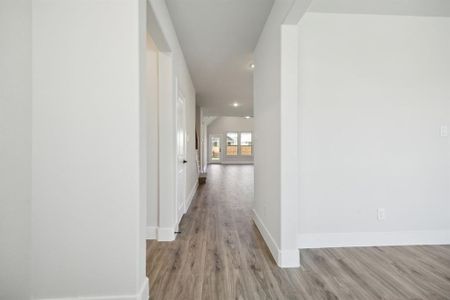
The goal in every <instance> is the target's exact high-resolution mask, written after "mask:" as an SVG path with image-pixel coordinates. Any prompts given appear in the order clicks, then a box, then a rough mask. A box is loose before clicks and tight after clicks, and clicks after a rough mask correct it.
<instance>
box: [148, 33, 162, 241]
mask: <svg viewBox="0 0 450 300" xmlns="http://www.w3.org/2000/svg"><path fill="white" fill-rule="evenodd" d="M146 43H147V47H146V84H145V86H146V88H147V91H146V93H147V94H146V96H147V101H146V103H147V106H146V113H147V130H146V131H147V137H146V138H147V142H148V148H147V155H148V156H147V172H148V173H147V176H148V178H147V180H148V194H147V197H148V199H147V200H148V202H147V226H148V227H151V228H156V227H157V226H158V198H159V176H158V174H159V155H158V139H159V134H158V132H159V127H158V85H159V81H158V49H157V47H156V45H155V42H154V41H153V39H152V37H151V36H150V35H147V41H146ZM151 232H152V234H153V235H154V234H155V233H154V230H151Z"/></svg>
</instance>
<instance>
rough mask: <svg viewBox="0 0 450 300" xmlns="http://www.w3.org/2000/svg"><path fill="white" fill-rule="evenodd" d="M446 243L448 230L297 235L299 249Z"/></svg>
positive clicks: (449, 239) (448, 237) (449, 235)
mask: <svg viewBox="0 0 450 300" xmlns="http://www.w3.org/2000/svg"><path fill="white" fill-rule="evenodd" d="M448 244H450V230H442V231H440V230H436V231H396V232H352V233H347V232H344V233H302V234H299V235H297V245H298V248H299V249H308V248H338V247H375V246H410V245H448Z"/></svg>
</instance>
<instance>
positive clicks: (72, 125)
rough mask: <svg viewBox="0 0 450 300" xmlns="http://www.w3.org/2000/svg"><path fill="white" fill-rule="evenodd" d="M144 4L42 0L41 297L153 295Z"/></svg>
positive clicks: (38, 45) (38, 73)
mask: <svg viewBox="0 0 450 300" xmlns="http://www.w3.org/2000/svg"><path fill="white" fill-rule="evenodd" d="M143 3H144V4H145V1H138V0H135V1H122V0H118V1H101V0H94V1H77V0H67V1H59V0H36V1H33V13H32V17H33V24H32V26H33V27H32V28H33V55H32V61H33V71H32V74H33V107H32V109H33V110H32V119H33V120H32V128H33V138H32V178H33V179H32V222H31V223H32V224H31V228H32V288H33V291H32V292H33V297H34V298H36V299H40V298H63V297H65V298H75V297H87V296H89V297H96V296H98V297H105V298H108V297H117V298H118V299H119V298H120V299H136V298H137V297H138V294H139V293H140V291H139V290H141V288H142V289H143V290H145V286H146V281H147V280H146V278H145V240H144V236H143V233H144V229H145V227H144V222H142V221H143V220H145V219H143V218H142V215H143V214H145V201H144V202H142V201H143V200H145V197H144V196H145V190H143V189H142V182H141V178H142V174H141V172H142V167H144V166H145V163H144V162H142V161H141V158H142V149H141V144H142V143H143V142H144V141H142V140H141V126H142V123H141V115H140V113H141V104H142V103H141V93H142V90H141V86H142V84H141V82H140V80H141V77H140V75H141V74H140V72H141V70H140V63H141V59H142V55H143V53H142V52H143V49H142V48H144V49H145V45H142V36H141V35H142V34H143V31H144V30H145V25H143V24H142V15H141V13H142V6H143V5H142V4H143ZM144 12H145V10H144ZM80 20H83V21H82V22H81V21H80ZM142 26H144V30H143V28H142Z"/></svg>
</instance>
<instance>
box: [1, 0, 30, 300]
mask: <svg viewBox="0 0 450 300" xmlns="http://www.w3.org/2000/svg"><path fill="white" fill-rule="evenodd" d="M30 199H31V1H29V0H5V1H3V0H2V1H0V237H1V239H0V270H1V271H0V299H11V300H22V299H28V298H29V282H30V280H29V268H30V265H29V264H30V255H29V252H30Z"/></svg>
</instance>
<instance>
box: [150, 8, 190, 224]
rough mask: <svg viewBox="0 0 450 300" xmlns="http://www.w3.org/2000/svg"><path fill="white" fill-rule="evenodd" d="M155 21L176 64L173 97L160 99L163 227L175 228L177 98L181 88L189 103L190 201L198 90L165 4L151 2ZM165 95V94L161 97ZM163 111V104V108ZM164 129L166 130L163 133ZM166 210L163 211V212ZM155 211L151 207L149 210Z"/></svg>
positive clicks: (172, 83) (188, 168)
mask: <svg viewBox="0 0 450 300" xmlns="http://www.w3.org/2000/svg"><path fill="white" fill-rule="evenodd" d="M150 3H151V6H152V9H153V12H154V15H155V18H156V20H157V23H158V25H159V26H160V29H161V31H162V34H163V36H164V38H165V39H166V41H167V44H168V47H169V48H170V54H169V53H166V54H167V56H168V57H170V59H171V61H172V67H171V72H170V74H166V75H167V76H170V78H171V79H172V82H171V86H172V92H173V93H172V95H171V96H169V97H164V99H160V100H159V101H160V102H159V103H160V104H161V103H162V102H163V104H164V108H163V109H164V111H163V114H162V115H160V117H159V120H160V122H159V128H160V132H159V142H160V146H162V147H163V148H164V149H162V148H161V147H160V151H159V156H160V172H161V171H163V173H160V207H159V212H160V215H159V220H162V221H163V223H160V224H159V226H161V227H164V228H172V229H173V228H174V226H175V225H176V224H175V222H176V221H175V210H174V208H170V206H167V207H168V208H169V209H164V208H165V207H166V204H167V202H169V201H170V202H172V201H173V203H175V187H176V184H175V171H173V172H172V170H175V168H176V167H175V162H176V161H175V158H176V153H175V149H176V148H175V97H176V96H175V95H176V93H177V88H179V89H180V90H181V92H182V94H183V96H184V98H185V104H186V130H187V137H186V141H187V157H186V160H187V161H188V163H187V166H186V198H187V197H188V196H189V195H190V194H191V193H192V191H193V188H194V187H195V186H196V183H197V179H198V171H197V162H196V150H195V89H194V86H193V84H192V80H191V77H190V74H189V70H188V68H187V65H186V62H185V59H184V55H183V52H182V50H181V47H180V44H179V42H178V38H177V35H176V32H175V29H174V27H173V24H172V20H171V18H170V15H169V12H168V10H167V6H166V3H165V1H161V0H150ZM160 96H161V95H160ZM159 109H160V112H161V109H162V107H161V105H160V107H159ZM161 130H162V131H161ZM161 208H163V209H161ZM149 209H151V208H149Z"/></svg>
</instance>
